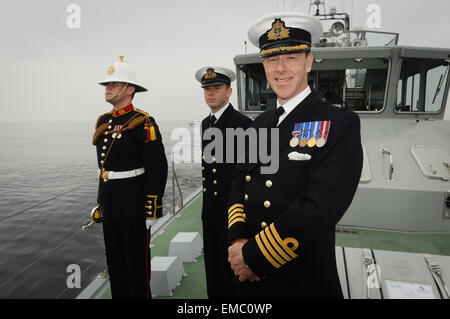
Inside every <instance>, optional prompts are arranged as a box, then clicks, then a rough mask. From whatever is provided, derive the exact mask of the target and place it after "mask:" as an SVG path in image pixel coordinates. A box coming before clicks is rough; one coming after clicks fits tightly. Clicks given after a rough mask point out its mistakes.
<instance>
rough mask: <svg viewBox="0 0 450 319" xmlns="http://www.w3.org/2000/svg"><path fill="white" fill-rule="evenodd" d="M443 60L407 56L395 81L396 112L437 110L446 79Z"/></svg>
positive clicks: (441, 101) (446, 68) (446, 66)
mask: <svg viewBox="0 0 450 319" xmlns="http://www.w3.org/2000/svg"><path fill="white" fill-rule="evenodd" d="M448 69H449V67H448V63H447V62H445V60H435V59H417V58H407V59H404V60H403V62H402V69H401V72H400V78H399V80H398V83H397V100H396V102H397V103H396V106H395V110H396V111H397V112H430V113H435V112H439V111H440V110H441V108H442V106H443V98H444V92H445V91H446V90H445V88H446V87H447V81H448Z"/></svg>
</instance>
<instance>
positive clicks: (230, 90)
mask: <svg viewBox="0 0 450 319" xmlns="http://www.w3.org/2000/svg"><path fill="white" fill-rule="evenodd" d="M231 93H233V89H232V88H231V85H230V86H229V87H228V88H227V96H228V97H230V96H231Z"/></svg>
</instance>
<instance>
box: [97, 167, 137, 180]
mask: <svg viewBox="0 0 450 319" xmlns="http://www.w3.org/2000/svg"><path fill="white" fill-rule="evenodd" d="M98 173H99V174H100V170H98ZM144 173H145V168H143V167H141V168H136V169H132V170H130V171H122V172H114V171H103V173H102V178H103V179H104V180H108V179H122V178H129V177H135V176H139V175H142V174H144Z"/></svg>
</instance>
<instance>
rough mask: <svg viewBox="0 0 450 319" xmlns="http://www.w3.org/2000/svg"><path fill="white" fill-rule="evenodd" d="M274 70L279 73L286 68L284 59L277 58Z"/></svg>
mask: <svg viewBox="0 0 450 319" xmlns="http://www.w3.org/2000/svg"><path fill="white" fill-rule="evenodd" d="M275 70H276V71H277V72H279V73H281V72H284V71H285V70H286V63H285V61H284V59H279V60H278V61H277V65H276V67H275Z"/></svg>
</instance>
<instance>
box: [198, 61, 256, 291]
mask: <svg viewBox="0 0 450 319" xmlns="http://www.w3.org/2000/svg"><path fill="white" fill-rule="evenodd" d="M195 77H196V79H197V80H198V81H199V82H200V83H201V86H202V88H203V91H204V96H205V101H206V104H208V106H209V107H210V109H211V113H210V115H209V116H207V117H206V118H205V119H204V120H203V121H202V132H201V133H202V154H203V156H202V180H203V208H202V222H203V247H204V254H205V271H206V283H207V293H208V297H209V298H210V299H218V298H232V297H235V294H234V292H233V277H234V276H233V272H232V270H231V268H230V264H229V263H228V251H227V249H228V242H227V228H228V227H227V225H228V218H227V208H228V200H229V195H230V186H231V180H232V172H233V168H234V166H235V163H236V156H234V159H233V162H232V163H225V160H226V145H228V144H229V143H234V141H233V140H227V138H226V129H227V128H243V129H244V130H245V129H247V128H248V127H249V126H251V125H252V120H250V119H249V118H248V117H246V116H244V115H242V114H241V113H239V112H238V111H236V110H235V109H234V108H233V106H232V105H231V104H230V103H229V100H230V96H231V93H232V89H231V82H232V81H233V80H234V79H235V78H236V76H235V74H234V73H233V71H231V70H228V69H225V68H221V67H211V66H208V67H204V68H201V69H200V70H198V71H197V72H196V74H195ZM209 128H216V129H218V130H220V131H221V133H222V137H223V139H222V140H220V139H219V137H213V139H214V138H218V139H219V140H215V139H214V141H215V143H220V144H221V145H222V150H223V156H222V158H216V157H212V158H211V157H210V156H208V155H207V154H204V150H205V147H206V145H207V144H208V143H209V142H210V140H207V139H205V137H204V133H205V132H206V131H207V130H208V129H209ZM211 142H212V140H211ZM233 145H236V144H233ZM215 151H217V150H215V149H214V150H213V152H215ZM234 154H235V155H237V152H236V150H235V151H234ZM211 155H212V156H215V154H211ZM217 155H218V154H217Z"/></svg>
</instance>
